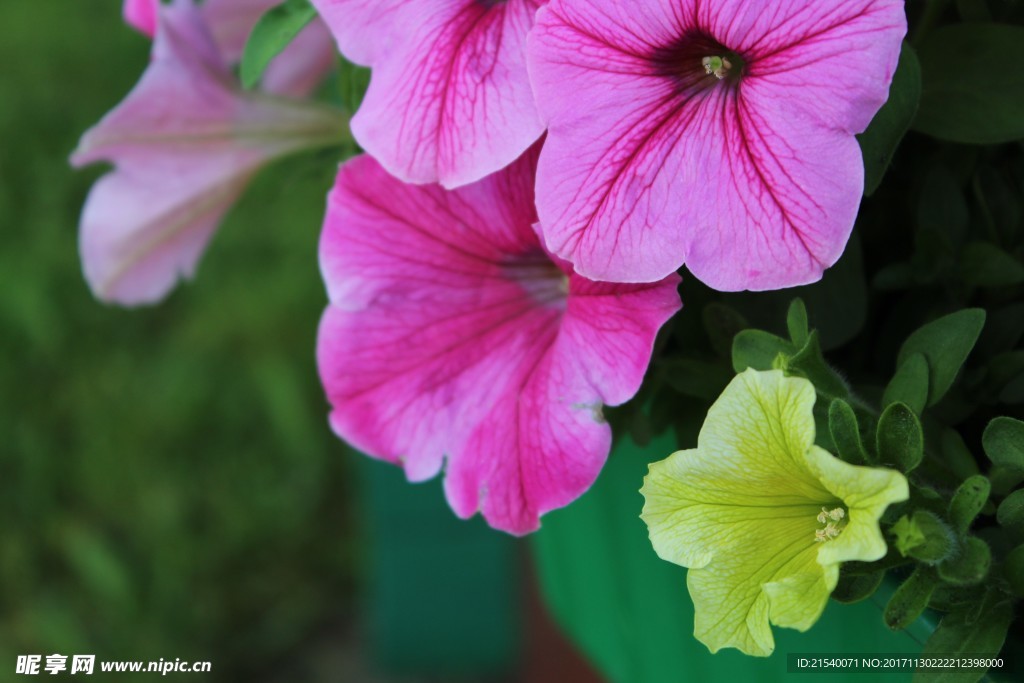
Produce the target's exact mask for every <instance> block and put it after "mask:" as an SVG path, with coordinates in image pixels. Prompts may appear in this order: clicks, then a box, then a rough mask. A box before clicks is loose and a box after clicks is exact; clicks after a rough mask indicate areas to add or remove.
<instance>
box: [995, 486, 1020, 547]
mask: <svg viewBox="0 0 1024 683" xmlns="http://www.w3.org/2000/svg"><path fill="white" fill-rule="evenodd" d="M996 519H997V520H998V521H999V526H1001V527H1003V528H1004V529H1006V530H1007V531H1009V532H1010V533H1012V534H1013V535H1014V536H1016V537H1017V538H1024V489H1019V490H1017V491H1014V492H1013V493H1011V494H1010V495H1008V496H1007V497H1006V498H1004V499H1003V502H1002V503H1000V504H999V509H998V510H996Z"/></svg>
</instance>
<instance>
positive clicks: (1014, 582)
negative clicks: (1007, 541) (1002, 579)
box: [1003, 545, 1024, 598]
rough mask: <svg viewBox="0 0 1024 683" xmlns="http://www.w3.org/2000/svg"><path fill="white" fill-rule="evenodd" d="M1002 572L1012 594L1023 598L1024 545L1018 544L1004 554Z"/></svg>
mask: <svg viewBox="0 0 1024 683" xmlns="http://www.w3.org/2000/svg"><path fill="white" fill-rule="evenodd" d="M1003 574H1004V575H1005V576H1006V581H1007V582H1008V583H1009V584H1010V589H1011V590H1012V591H1013V593H1014V595H1016V596H1018V597H1021V598H1024V545H1019V546H1017V547H1016V548H1014V549H1013V550H1011V551H1010V552H1009V553H1008V554H1007V555H1006V560H1005V561H1004V563H1003Z"/></svg>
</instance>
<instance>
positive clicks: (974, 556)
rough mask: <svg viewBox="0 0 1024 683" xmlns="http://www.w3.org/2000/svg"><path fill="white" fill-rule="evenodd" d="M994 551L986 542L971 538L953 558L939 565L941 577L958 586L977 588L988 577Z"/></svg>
mask: <svg viewBox="0 0 1024 683" xmlns="http://www.w3.org/2000/svg"><path fill="white" fill-rule="evenodd" d="M991 566H992V551H991V550H990V549H989V547H988V544H987V543H985V541H983V540H981V539H980V538H977V537H975V536H971V537H970V538H968V539H966V541H965V542H964V543H963V545H962V546H961V547H960V552H958V553H957V554H956V555H954V556H953V557H950V558H948V559H946V560H945V561H943V562H941V563H939V566H938V572H939V577H940V578H941V579H942V580H943V581H946V582H947V583H951V584H953V585H956V586H975V585H977V584H979V583H981V582H982V581H983V580H984V579H985V577H986V576H988V570H989V567H991Z"/></svg>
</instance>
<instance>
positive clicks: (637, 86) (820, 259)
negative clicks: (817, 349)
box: [529, 0, 905, 290]
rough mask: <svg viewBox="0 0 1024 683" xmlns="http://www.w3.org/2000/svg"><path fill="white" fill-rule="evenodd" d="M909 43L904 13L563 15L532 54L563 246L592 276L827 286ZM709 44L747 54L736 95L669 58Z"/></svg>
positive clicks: (541, 206) (544, 184)
mask: <svg viewBox="0 0 1024 683" xmlns="http://www.w3.org/2000/svg"><path fill="white" fill-rule="evenodd" d="M826 5H827V6H826ZM904 32H905V19H904V18H903V15H902V2H899V0H857V1H856V2H852V3H838V4H837V3H824V2H819V1H818V0H789V1H787V2H782V3H778V4H776V5H773V6H772V10H771V11H766V10H765V9H764V7H763V5H761V4H758V3H751V2H743V1H742V0H730V1H729V2H724V3H696V2H684V3H677V2H669V0H659V1H658V2H654V3H650V4H649V6H645V8H644V10H643V11H642V12H636V13H630V12H626V11H624V9H623V7H621V6H620V5H619V4H617V3H613V2H610V1H607V0H603V1H598V2H593V3H589V2H588V3H583V2H581V0H552V2H551V3H550V4H549V5H547V6H546V7H545V8H543V9H542V10H541V11H540V12H539V13H538V19H537V26H536V28H535V30H534V32H533V34H532V35H531V38H530V47H529V64H530V73H531V77H532V79H533V83H534V90H535V93H536V97H537V102H538V106H539V107H540V109H541V114H542V118H543V119H544V120H545V122H546V123H547V124H548V128H549V132H548V137H547V142H546V145H545V149H544V152H543V154H542V156H541V161H540V166H539V171H538V195H537V202H538V212H539V215H540V218H541V223H542V225H544V228H545V239H546V242H547V245H548V247H549V248H550V249H551V250H552V251H553V252H555V253H556V254H558V255H559V256H561V257H563V258H565V259H567V260H569V261H571V262H572V263H573V265H574V267H575V269H576V271H577V272H579V273H581V274H582V275H584V276H587V277H590V278H594V279H606V280H613V281H623V282H643V281H650V280H656V279H658V278H661V277H663V276H664V275H665V274H666V273H668V272H671V271H674V270H676V269H677V268H678V267H679V266H680V265H684V264H685V265H686V266H688V267H689V269H690V270H691V271H692V272H693V273H694V274H695V275H696V276H697V277H698V278H699V279H701V280H702V281H704V282H705V283H707V284H709V285H710V286H712V287H714V288H716V289H720V290H739V289H777V288H781V287H789V286H794V285H798V284H805V283H808V282H813V281H816V280H817V279H819V278H820V277H821V274H822V272H823V271H824V269H825V268H827V267H829V266H831V265H832V264H833V263H835V261H836V260H838V258H839V256H840V255H841V254H842V252H843V249H844V247H845V244H846V241H847V239H848V237H849V234H850V231H851V230H852V227H853V222H854V219H855V217H856V213H857V209H858V206H859V202H860V196H861V193H862V190H863V164H862V160H861V155H860V150H859V148H858V146H857V143H856V140H855V139H854V137H853V134H854V133H856V132H860V131H861V130H863V129H864V127H865V126H866V125H867V123H868V121H870V118H871V116H873V115H874V113H875V112H876V111H877V110H878V108H879V107H880V106H881V104H882V103H883V102H884V100H885V98H886V94H887V92H888V84H889V82H890V81H891V77H892V73H893V70H894V69H895V64H896V59H897V58H898V53H899V45H900V38H901V37H902V35H903V33H904ZM694 36H706V40H707V41H708V42H714V43H721V44H723V45H726V46H728V48H723V49H733V50H736V51H737V52H739V53H741V54H742V55H743V58H744V59H745V60H746V64H745V66H742V67H737V68H741V69H743V71H742V75H741V76H740V77H739V80H738V81H737V82H735V83H721V84H717V85H716V84H714V83H711V84H709V83H707V82H700V81H699V80H694V79H697V77H693V79H691V80H688V81H687V80H685V79H684V81H685V82H683V81H680V80H679V79H677V78H675V77H673V76H670V75H667V74H666V72H665V70H664V69H665V68H666V67H665V66H664V65H663V64H661V63H660V62H659V61H658V60H659V59H662V57H660V56H659V55H660V54H661V52H662V51H663V50H664V49H665V46H667V45H672V44H673V41H679V40H684V41H690V43H691V44H695V43H696V42H698V40H697V39H696V38H694ZM702 40H703V39H702ZM673 59H674V58H673ZM686 59H689V60H691V61H692V62H693V63H692V64H690V65H689V66H685V68H688V69H691V70H693V69H698V68H699V63H698V61H697V60H698V59H699V55H697V56H693V55H690V56H688V57H687V58H686ZM669 66H670V67H671V68H672V69H675V68H677V67H678V64H676V63H675V62H671V64H670V65H669ZM679 68H683V67H679ZM687 78H690V77H687ZM708 78H710V76H709V77H708ZM565 83H572V84H573V87H571V88H566V87H565Z"/></svg>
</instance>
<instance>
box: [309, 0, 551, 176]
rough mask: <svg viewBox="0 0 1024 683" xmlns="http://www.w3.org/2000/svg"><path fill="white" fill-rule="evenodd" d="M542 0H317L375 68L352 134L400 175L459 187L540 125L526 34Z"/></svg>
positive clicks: (511, 154)
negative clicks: (528, 72)
mask: <svg viewBox="0 0 1024 683" xmlns="http://www.w3.org/2000/svg"><path fill="white" fill-rule="evenodd" d="M543 1H544V0H508V1H507V2H481V1H480V0H414V1H405V0H313V4H314V5H315V6H316V7H317V9H318V10H319V11H320V13H321V16H322V17H323V18H324V20H325V21H326V22H327V25H328V26H329V27H330V28H331V30H332V32H333V33H334V34H335V37H336V38H337V40H338V46H339V48H340V49H341V52H342V54H344V55H346V56H347V57H348V58H349V59H352V60H353V61H355V62H357V63H360V64H364V65H366V66H369V67H371V68H372V69H373V75H372V77H371V82H370V88H369V91H368V92H367V95H366V99H365V100H364V101H363V104H362V106H361V107H360V110H359V112H358V113H357V114H356V116H355V117H354V118H353V120H352V131H353V134H354V135H355V137H356V140H357V141H358V142H359V143H360V145H362V146H363V148H364V149H366V150H367V151H368V152H370V154H372V155H373V156H374V157H375V158H377V159H378V160H379V161H380V162H381V163H382V164H383V165H384V167H385V168H387V169H388V171H390V172H391V173H392V174H393V175H395V176H396V177H398V178H400V179H402V180H405V181H409V182H415V183H429V182H440V183H441V184H442V185H444V186H445V187H456V186H460V185H465V184H467V183H470V182H473V181H475V180H479V179H480V178H482V177H484V176H486V175H488V174H490V173H493V172H494V171H497V170H499V169H501V168H503V167H504V166H506V165H508V164H509V163H511V162H512V161H513V160H515V159H516V158H517V157H518V156H519V155H520V154H522V153H523V152H524V151H525V150H526V149H527V147H529V146H530V145H531V144H532V143H533V142H534V141H536V140H537V138H539V137H540V135H541V133H542V132H543V130H544V126H543V125H542V124H541V121H540V117H539V116H538V114H537V109H536V106H535V105H534V101H533V93H532V91H531V88H530V83H529V78H528V76H527V72H526V54H525V53H526V36H527V33H528V32H529V30H530V28H531V27H532V25H533V21H534V16H535V13H536V10H537V8H538V7H539V6H540V5H541V4H543Z"/></svg>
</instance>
